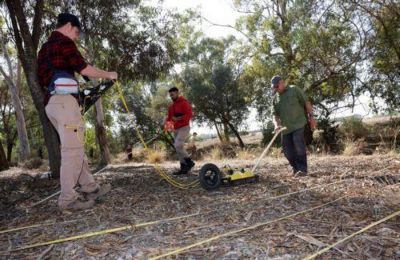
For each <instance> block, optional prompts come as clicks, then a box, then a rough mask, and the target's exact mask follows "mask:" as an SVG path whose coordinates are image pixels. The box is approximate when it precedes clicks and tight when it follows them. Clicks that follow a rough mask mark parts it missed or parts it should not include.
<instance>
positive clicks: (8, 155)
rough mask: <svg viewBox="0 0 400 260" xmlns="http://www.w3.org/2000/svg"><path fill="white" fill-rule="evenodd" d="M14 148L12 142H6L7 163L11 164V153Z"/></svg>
mask: <svg viewBox="0 0 400 260" xmlns="http://www.w3.org/2000/svg"><path fill="white" fill-rule="evenodd" d="M13 147H14V142H13V141H12V140H8V141H7V161H8V163H11V157H12V151H13Z"/></svg>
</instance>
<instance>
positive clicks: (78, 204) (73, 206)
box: [59, 200, 94, 211]
mask: <svg viewBox="0 0 400 260" xmlns="http://www.w3.org/2000/svg"><path fill="white" fill-rule="evenodd" d="M93 206H94V201H93V200H89V201H80V200H75V201H74V202H72V203H70V204H68V205H67V206H59V209H60V210H61V211H78V210H85V209H90V208H92V207H93Z"/></svg>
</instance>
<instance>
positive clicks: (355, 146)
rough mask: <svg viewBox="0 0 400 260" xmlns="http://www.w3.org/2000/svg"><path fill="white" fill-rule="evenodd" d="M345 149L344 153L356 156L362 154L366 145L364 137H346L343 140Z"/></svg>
mask: <svg viewBox="0 0 400 260" xmlns="http://www.w3.org/2000/svg"><path fill="white" fill-rule="evenodd" d="M343 145H344V150H343V153H342V154H343V155H345V156H354V155H360V154H362V151H363V148H364V147H365V142H364V140H363V139H359V140H356V141H353V140H351V139H346V140H345V141H344V142H343Z"/></svg>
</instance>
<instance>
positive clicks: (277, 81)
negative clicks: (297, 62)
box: [271, 75, 282, 88]
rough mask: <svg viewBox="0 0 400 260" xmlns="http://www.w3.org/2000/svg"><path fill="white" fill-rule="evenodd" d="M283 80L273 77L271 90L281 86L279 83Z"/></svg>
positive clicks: (279, 77)
mask: <svg viewBox="0 0 400 260" xmlns="http://www.w3.org/2000/svg"><path fill="white" fill-rule="evenodd" d="M281 80H282V77H281V76H278V75H277V76H273V77H272V79H271V88H276V86H278V84H279V81H281Z"/></svg>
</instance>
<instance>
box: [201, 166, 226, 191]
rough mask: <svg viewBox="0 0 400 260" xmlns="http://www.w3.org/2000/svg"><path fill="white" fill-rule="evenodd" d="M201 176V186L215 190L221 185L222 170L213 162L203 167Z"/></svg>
mask: <svg viewBox="0 0 400 260" xmlns="http://www.w3.org/2000/svg"><path fill="white" fill-rule="evenodd" d="M199 178H200V184H201V186H202V187H203V188H204V189H206V190H214V189H217V188H218V187H219V186H220V185H221V171H220V170H219V168H218V167H217V166H216V165H215V164H212V163H207V164H205V165H204V166H203V167H201V169H200V173H199Z"/></svg>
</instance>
